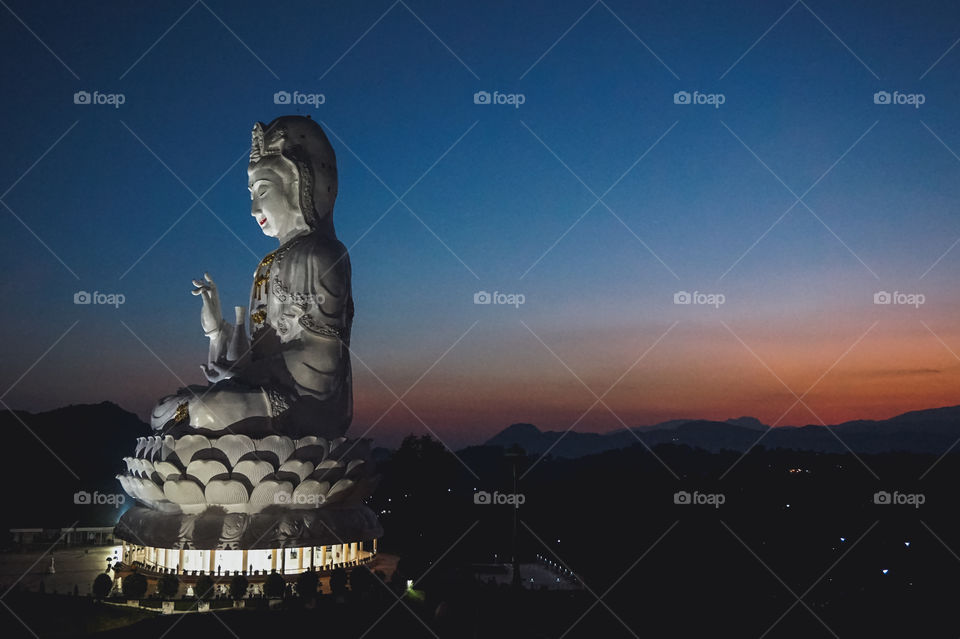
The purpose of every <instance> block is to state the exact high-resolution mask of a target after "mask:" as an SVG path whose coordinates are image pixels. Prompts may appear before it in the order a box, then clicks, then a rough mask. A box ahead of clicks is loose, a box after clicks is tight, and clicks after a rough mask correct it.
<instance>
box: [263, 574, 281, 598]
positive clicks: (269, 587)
mask: <svg viewBox="0 0 960 639" xmlns="http://www.w3.org/2000/svg"><path fill="white" fill-rule="evenodd" d="M286 587H287V583H286V582H285V581H284V580H283V577H281V576H280V575H279V574H277V573H276V572H272V573H270V576H269V577H267V581H266V583H264V584H263V592H264V594H265V595H267V596H268V597H282V596H283V593H284V591H285V590H286Z"/></svg>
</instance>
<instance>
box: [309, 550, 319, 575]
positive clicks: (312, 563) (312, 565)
mask: <svg viewBox="0 0 960 639" xmlns="http://www.w3.org/2000/svg"><path fill="white" fill-rule="evenodd" d="M315 554H317V547H316V546H310V570H313V569H314V562H313V560H314V555H315Z"/></svg>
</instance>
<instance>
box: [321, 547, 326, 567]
mask: <svg viewBox="0 0 960 639" xmlns="http://www.w3.org/2000/svg"><path fill="white" fill-rule="evenodd" d="M320 568H321V569H323V570H325V569H326V568H327V547H326V546H320Z"/></svg>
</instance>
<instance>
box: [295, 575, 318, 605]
mask: <svg viewBox="0 0 960 639" xmlns="http://www.w3.org/2000/svg"><path fill="white" fill-rule="evenodd" d="M318 583H320V578H319V577H318V576H317V573H316V571H314V570H306V571H304V572H301V573H300V574H299V575H298V576H297V593H298V594H299V595H300V596H301V597H302V598H304V599H313V598H314V597H316V596H317V584H318Z"/></svg>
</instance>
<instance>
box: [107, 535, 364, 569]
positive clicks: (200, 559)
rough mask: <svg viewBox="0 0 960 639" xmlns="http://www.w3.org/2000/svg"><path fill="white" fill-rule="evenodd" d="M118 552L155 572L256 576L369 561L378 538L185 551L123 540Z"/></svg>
mask: <svg viewBox="0 0 960 639" xmlns="http://www.w3.org/2000/svg"><path fill="white" fill-rule="evenodd" d="M121 552H122V557H123V558H124V559H123V563H125V564H126V565H128V566H133V567H138V568H142V569H143V570H145V571H150V572H155V573H161V574H164V573H169V574H178V575H185V576H194V575H201V574H210V575H235V574H245V575H247V576H248V577H256V576H258V575H260V576H266V575H269V574H270V573H272V572H274V571H276V572H278V573H281V574H286V575H295V574H298V573H301V572H304V571H306V570H310V569H311V568H312V569H314V570H317V571H324V570H334V569H336V568H348V567H351V566H357V565H360V564H362V563H365V562H366V561H369V560H370V559H371V558H373V556H374V555H375V554H376V553H377V540H376V539H374V540H373V541H372V542H362V541H355V542H349V543H342V544H333V545H329V546H304V547H299V548H282V549H281V548H260V549H255V550H185V549H181V548H155V547H152V546H136V545H132V544H129V543H127V542H124V543H123V547H122V551H121Z"/></svg>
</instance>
